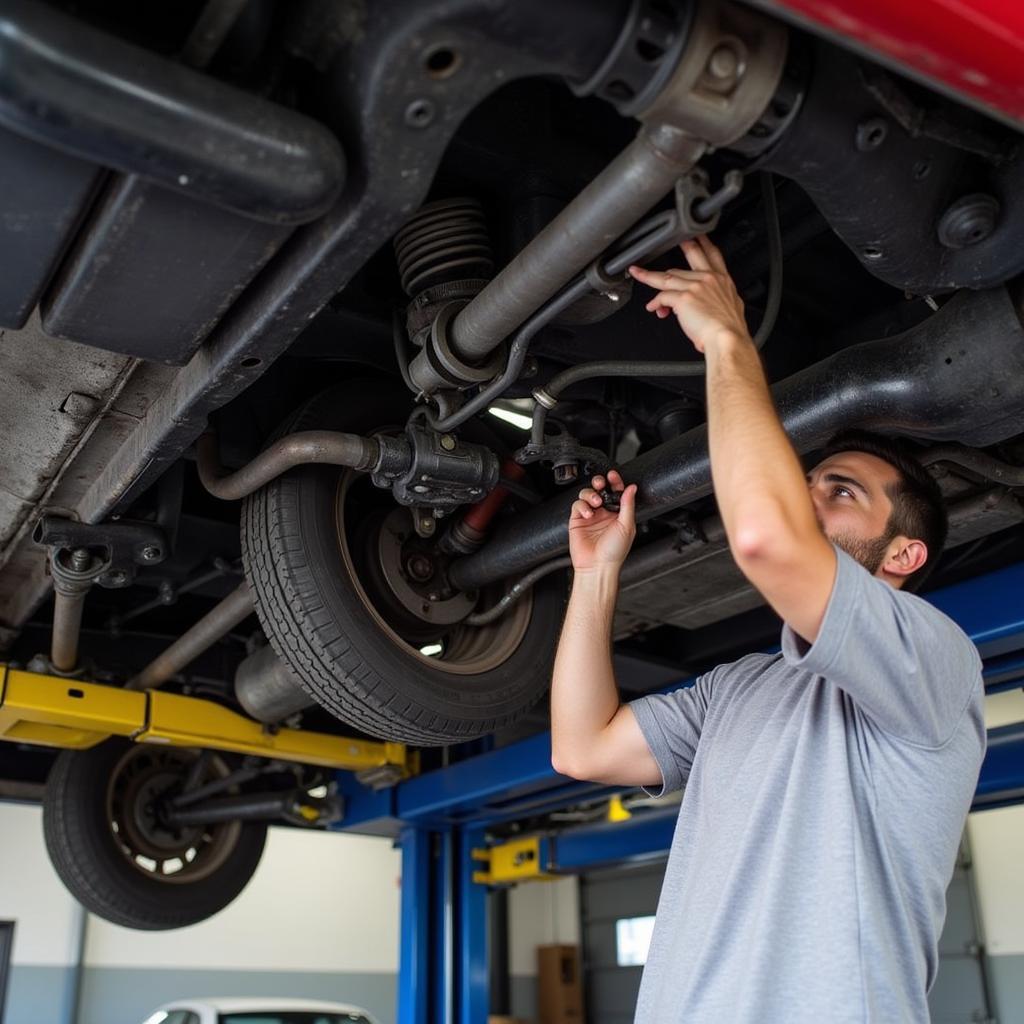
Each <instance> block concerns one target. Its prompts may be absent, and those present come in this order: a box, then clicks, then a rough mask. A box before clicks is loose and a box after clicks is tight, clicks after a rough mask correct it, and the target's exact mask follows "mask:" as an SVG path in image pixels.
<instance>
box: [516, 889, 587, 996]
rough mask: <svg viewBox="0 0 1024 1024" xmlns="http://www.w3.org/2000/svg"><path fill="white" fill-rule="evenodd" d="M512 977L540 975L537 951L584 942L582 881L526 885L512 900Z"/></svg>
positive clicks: (518, 890)
mask: <svg viewBox="0 0 1024 1024" xmlns="http://www.w3.org/2000/svg"><path fill="white" fill-rule="evenodd" d="M508 930H509V973H510V974H512V975H518V976H523V977H526V976H535V975H536V974H537V947H538V946H547V945H551V944H553V943H569V944H577V943H579V941H580V912H579V881H578V880H577V879H576V878H575V877H569V878H560V879H559V880H558V881H557V882H525V883H523V884H521V885H518V886H516V887H515V888H514V889H513V890H512V891H511V892H510V893H509V897H508Z"/></svg>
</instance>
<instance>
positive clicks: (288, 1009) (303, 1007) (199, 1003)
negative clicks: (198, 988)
mask: <svg viewBox="0 0 1024 1024" xmlns="http://www.w3.org/2000/svg"><path fill="white" fill-rule="evenodd" d="M142 1024H378V1022H377V1020H376V1018H374V1017H373V1016H372V1015H371V1014H370V1013H368V1012H367V1011H366V1010H363V1009H360V1007H358V1006H350V1005H348V1004H347V1003H322V1002H319V1001H317V1000H312V999H260V998H251V999H189V1000H175V1001H174V1002H173V1003H165V1004H164V1005H163V1006H161V1007H160V1009H158V1010H156V1011H155V1012H153V1013H152V1014H150V1016H148V1017H147V1018H146V1019H145V1020H144V1021H143V1022H142Z"/></svg>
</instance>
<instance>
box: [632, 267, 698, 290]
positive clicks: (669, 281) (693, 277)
mask: <svg viewBox="0 0 1024 1024" xmlns="http://www.w3.org/2000/svg"><path fill="white" fill-rule="evenodd" d="M629 272H630V274H631V275H632V276H633V277H634V278H635V279H636V280H637V281H640V282H641V283H642V284H646V285H648V286H649V287H651V288H674V287H677V286H678V284H679V282H680V281H704V280H706V279H707V275H708V272H707V271H706V270H684V269H682V268H681V267H670V268H669V269H668V270H645V269H644V268H643V267H630V268H629Z"/></svg>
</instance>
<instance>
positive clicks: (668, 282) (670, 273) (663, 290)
mask: <svg viewBox="0 0 1024 1024" xmlns="http://www.w3.org/2000/svg"><path fill="white" fill-rule="evenodd" d="M680 248H681V249H682V250H683V255H684V256H685V257H686V262H687V263H688V264H689V265H690V269H689V270H682V269H678V270H677V269H672V270H645V269H644V268H643V267H635V266H634V267H630V268H629V273H630V274H631V275H632V276H633V277H634V278H635V279H636V280H637V281H640V282H641V283H643V284H646V285H649V286H650V287H651V288H657V289H659V291H658V294H657V295H655V296H654V298H653V299H651V301H650V302H648V303H647V306H646V309H647V311H648V312H649V313H655V314H656V315H657V316H658V317H660V318H662V319H664V318H665V317H667V316H669V315H671V314H673V313H674V314H675V316H676V319H677V320H678V321H679V326H680V327H681V328H682V329H683V331H684V332H685V333H686V336H687V337H688V338H689V339H690V341H692V342H693V344H694V347H695V348H696V349H697V351H698V352H700V353H704V352H706V351H707V348H708V346H709V345H715V344H717V343H718V342H719V341H720V340H734V339H737V338H739V339H744V338H745V339H748V340H749V338H750V334H749V332H748V330H747V321H746V319H745V318H744V316H743V300H742V299H741V298H740V297H739V294H738V293H737V291H736V285H735V283H734V282H733V279H732V278H731V277H730V276H729V271H728V270H727V269H726V266H725V259H724V257H723V256H722V253H721V251H720V250H719V249H718V247H717V246H715V245H714V244H712V242H711V240H710V239H709V238H708V237H707V236H706V235H700V236H699V237H698V238H695V239H690V240H689V241H686V242H683V244H682V245H681V246H680Z"/></svg>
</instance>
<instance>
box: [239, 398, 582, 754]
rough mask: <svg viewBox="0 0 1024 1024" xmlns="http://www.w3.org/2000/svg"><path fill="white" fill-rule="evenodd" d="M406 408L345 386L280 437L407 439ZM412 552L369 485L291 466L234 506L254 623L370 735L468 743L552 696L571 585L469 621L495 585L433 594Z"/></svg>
mask: <svg viewBox="0 0 1024 1024" xmlns="http://www.w3.org/2000/svg"><path fill="white" fill-rule="evenodd" d="M409 408H410V398H409V394H408V392H407V391H405V390H404V389H403V388H401V387H400V386H395V385H392V384H390V383H386V382H381V381H365V380H364V381H349V382H346V384H345V385H343V386H340V387H338V388H334V389H331V390H329V391H327V392H325V393H323V394H321V395H319V396H318V397H316V398H315V399H313V400H312V401H311V402H310V403H308V404H307V405H306V406H305V407H303V408H302V409H300V410H299V411H298V412H297V413H296V414H295V415H294V416H293V417H292V418H291V419H290V420H289V421H288V422H287V423H286V424H285V425H284V426H283V427H282V428H281V431H279V433H291V432H294V431H299V430H310V429H319V430H344V431H350V432H353V433H358V434H363V435H367V434H373V433H377V432H382V431H389V430H392V431H395V430H401V429H402V425H403V424H404V423H405V420H406V419H407V417H408V414H409ZM467 436H468V432H467ZM469 439H470V440H475V438H473V437H471V436H470V437H469ZM417 543H418V541H417V538H416V536H415V532H414V530H413V529H412V521H411V516H410V512H409V510H408V509H407V508H403V507H400V506H398V505H396V504H395V502H394V500H393V499H392V497H391V495H390V493H389V492H387V491H383V490H380V489H378V488H376V487H374V486H373V484H372V483H371V482H370V480H369V478H368V477H367V476H365V475H363V474H359V473H356V472H353V471H349V470H344V469H339V468H338V467H333V466H323V465H307V466H302V467H298V468H296V469H293V470H291V471H289V472H288V473H286V474H285V475H283V476H281V477H279V478H277V479H276V480H274V481H272V482H271V483H270V484H268V485H267V486H266V487H264V488H262V489H261V490H259V491H257V492H256V493H254V494H253V495H251V496H250V497H248V498H247V499H246V500H245V503H244V505H243V509H242V554H243V562H244V565H245V569H246V574H247V576H248V579H249V584H250V587H251V589H252V593H253V597H254V600H255V605H256V612H257V615H258V616H259V619H260V623H261V624H262V626H263V629H264V631H265V632H266V634H267V637H268V638H269V640H270V643H271V644H272V645H273V647H274V649H275V650H276V651H277V653H278V655H279V656H280V657H281V658H282V659H283V660H284V661H285V662H286V663H287V664H288V665H289V666H290V667H291V668H292V669H293V671H294V672H295V674H296V676H297V677H298V679H299V681H300V682H301V684H302V686H303V687H304V688H305V689H306V691H307V692H308V693H309V694H310V696H311V697H312V698H313V699H314V700H316V701H317V702H318V703H319V704H321V705H322V706H323V707H325V708H327V709H328V710H329V711H330V712H332V713H333V714H334V715H336V716H337V717H338V718H340V719H342V720H343V721H345V722H348V723H350V724H351V725H353V726H355V727H356V728H358V729H360V730H362V731H364V732H367V733H369V734H371V735H374V736H379V737H382V738H385V739H390V740H397V741H403V742H407V743H414V744H419V745H423V746H429V745H438V744H443V743H452V742H459V741H462V740H469V739H472V738H474V737H478V736H481V735H484V734H486V733H489V732H493V731H494V730H496V729H499V728H502V727H504V726H506V725H508V724H510V723H511V722H513V721H514V720H515V719H516V718H518V717H520V716H521V715H522V714H524V713H525V712H526V711H528V710H529V708H530V707H531V706H532V705H533V704H534V703H536V701H537V699H538V698H539V697H540V696H541V695H542V694H543V693H544V691H545V689H546V688H547V685H548V681H549V679H550V670H551V662H552V659H553V656H554V649H555V643H556V640H557V635H558V630H559V628H560V625H561V618H562V611H563V606H564V601H565V576H564V574H561V573H559V574H553V575H552V576H549V577H546V578H544V579H543V580H541V582H540V583H538V584H537V585H536V586H535V587H534V588H533V589H532V591H531V592H530V593H529V594H527V596H526V597H524V598H523V599H521V600H520V601H519V602H517V603H516V604H514V605H513V606H512V608H511V610H510V611H509V612H508V613H507V614H505V615H504V616H503V617H502V618H500V619H498V620H497V621H495V622H494V623H492V624H490V625H486V626H470V625H468V624H466V623H465V622H464V620H465V618H466V616H467V615H469V613H470V612H471V611H472V610H473V607H474V605H475V604H476V602H477V601H478V600H479V601H480V604H481V606H483V607H490V606H491V604H493V603H494V602H495V601H497V600H498V598H499V597H500V596H501V594H502V593H503V592H504V588H503V586H502V585H501V584H499V585H498V586H497V587H496V588H495V589H494V590H493V591H491V592H487V593H484V594H482V595H477V594H455V595H453V596H451V597H448V598H447V599H443V600H441V599H437V595H434V598H433V599H432V597H431V594H430V591H429V584H423V585H417V583H416V581H414V580H410V577H409V573H408V571H407V569H406V566H407V565H408V557H409V555H408V552H409V550H410V546H415V545H416V544H417Z"/></svg>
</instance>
